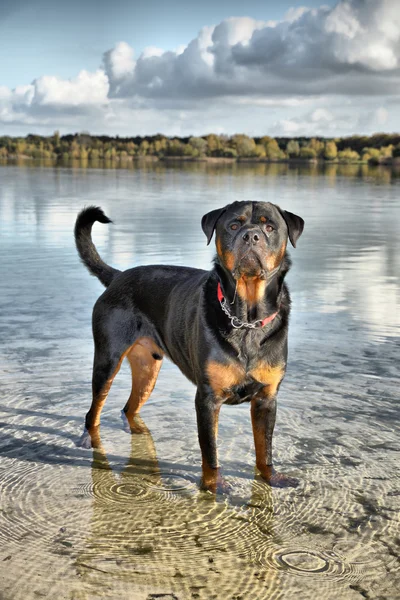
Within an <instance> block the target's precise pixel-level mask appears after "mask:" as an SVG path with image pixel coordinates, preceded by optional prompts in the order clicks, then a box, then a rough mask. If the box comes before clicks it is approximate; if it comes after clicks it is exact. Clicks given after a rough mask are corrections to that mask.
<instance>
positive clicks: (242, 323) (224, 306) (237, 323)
mask: <svg viewBox="0 0 400 600" xmlns="http://www.w3.org/2000/svg"><path fill="white" fill-rule="evenodd" d="M219 303H220V305H221V308H222V310H223V311H224V313H225V314H226V316H227V317H229V319H230V320H231V325H232V327H234V328H235V329H241V328H242V327H245V328H247V329H258V328H259V327H261V325H257V323H262V322H263V319H258V320H257V321H254V323H246V321H241V320H240V319H239V318H238V317H235V316H234V315H232V313H231V311H230V310H229V308H228V306H227V304H226V300H225V298H223V299H222V300H220V302H219Z"/></svg>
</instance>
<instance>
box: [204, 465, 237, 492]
mask: <svg viewBox="0 0 400 600" xmlns="http://www.w3.org/2000/svg"><path fill="white" fill-rule="evenodd" d="M200 489H201V490H203V491H206V492H211V494H224V495H227V496H228V495H229V494H231V493H232V489H233V488H232V486H231V484H230V483H228V481H226V479H224V477H222V475H221V473H220V471H219V469H210V470H209V471H207V473H206V474H205V473H203V476H202V478H201V482H200Z"/></svg>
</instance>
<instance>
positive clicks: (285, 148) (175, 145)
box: [0, 131, 400, 164]
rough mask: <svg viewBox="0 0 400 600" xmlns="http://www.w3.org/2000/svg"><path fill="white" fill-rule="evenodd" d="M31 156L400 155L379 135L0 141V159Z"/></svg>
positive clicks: (397, 141)
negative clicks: (333, 137)
mask: <svg viewBox="0 0 400 600" xmlns="http://www.w3.org/2000/svg"><path fill="white" fill-rule="evenodd" d="M18 157H22V158H24V157H25V158H36V159H43V158H44V159H54V160H61V161H69V160H81V161H88V160H90V161H100V160H106V161H124V160H125V161H128V160H132V159H135V158H143V157H155V158H159V159H168V158H178V159H179V158H180V159H189V160H190V159H191V160H196V159H197V160H207V159H208V158H220V159H238V160H260V161H273V162H279V161H288V160H324V161H331V162H347V163H349V162H359V161H363V162H369V163H374V164H379V163H381V162H388V161H390V159H392V158H395V157H400V134H385V133H378V134H375V135H372V136H351V137H343V138H335V139H327V138H322V137H313V138H309V137H296V138H287V137H277V138H273V137H270V136H263V137H254V138H252V137H250V136H247V135H245V134H236V135H232V136H227V135H216V134H214V133H211V134H209V135H205V136H202V137H195V136H192V137H166V136H164V135H161V134H158V135H153V136H135V137H119V136H116V137H111V136H105V135H99V136H95V135H90V134H89V133H76V134H70V135H62V136H61V135H60V134H59V132H58V131H55V132H54V134H53V135H52V136H40V135H33V134H29V135H27V136H26V137H10V136H2V137H0V158H3V159H7V158H18Z"/></svg>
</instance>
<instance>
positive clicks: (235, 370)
mask: <svg viewBox="0 0 400 600" xmlns="http://www.w3.org/2000/svg"><path fill="white" fill-rule="evenodd" d="M206 371H207V375H208V381H209V383H210V386H211V388H212V390H213V392H214V394H215V396H216V397H219V398H220V397H223V396H224V392H225V391H227V390H229V389H230V388H231V387H233V386H234V385H238V384H239V383H240V382H241V381H242V380H243V378H244V376H245V371H244V369H243V368H242V367H241V366H240V365H239V364H234V363H231V364H222V363H219V362H215V361H210V362H209V363H208V364H207V367H206Z"/></svg>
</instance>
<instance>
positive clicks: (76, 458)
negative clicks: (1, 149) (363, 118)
mask: <svg viewBox="0 0 400 600" xmlns="http://www.w3.org/2000/svg"><path fill="white" fill-rule="evenodd" d="M399 198H400V178H399V177H398V175H396V173H394V172H393V171H391V170H390V169H386V168H382V167H381V168H375V169H372V168H368V167H366V166H359V165H348V166H337V165H327V166H325V167H324V168H319V167H317V166H288V165H283V164H282V165H267V164H243V165H242V164H236V165H233V166H228V167H226V166H209V165H205V164H196V163H194V164H185V165H178V164H177V165H169V166H167V165H163V164H162V163H155V164H143V165H134V166H133V167H132V168H131V169H130V170H123V169H81V168H73V167H70V168H68V167H64V168H63V167H58V168H57V167H55V168H54V167H46V166H45V165H42V166H40V165H39V166H34V165H33V164H28V165H25V166H10V165H8V166H7V165H4V166H1V167H0V281H1V294H0V331H1V336H0V393H1V397H0V596H1V598H2V600H19V599H24V600H27V599H33V598H35V599H36V598H51V599H54V598H68V599H70V600H86V599H87V600H92V599H97V598H106V599H114V598H115V599H117V598H118V599H120V598H132V599H135V600H151V599H155V598H161V600H167V599H179V600H186V599H190V598H200V599H207V600H208V599H210V598H215V599H218V600H264V599H266V598H268V599H279V600H281V599H285V600H286V599H288V600H289V599H290V600H292V599H293V598H301V599H302V600H304V599H308V598H309V599H315V598H318V599H323V600H325V599H332V600H333V599H335V600H336V599H338V598H340V599H342V598H344V599H346V600H347V599H349V600H352V599H354V600H357V599H360V598H379V599H383V598H385V599H394V598H398V597H399V595H398V594H399V592H398V590H399V589H400V576H399V570H398V555H399V544H400V542H399V540H400V523H399V509H400V486H399V483H400V478H399V471H398V462H399V449H400V441H399V440H400V436H399V417H400V405H399V402H398V400H399V389H400V388H399V384H400V379H399V370H398V367H399V360H400V349H399V340H400V311H399V304H400V281H399V278H400V234H399V227H400V200H399ZM243 199H245V200H262V201H271V202H275V203H277V204H279V205H280V206H281V207H282V208H285V209H287V210H290V211H292V212H294V213H296V214H299V215H300V216H302V217H303V218H304V219H305V223H306V224H305V230H304V234H303V236H302V237H301V238H300V240H299V241H298V244H297V248H296V249H291V252H290V254H291V257H292V260H293V267H292V269H291V271H290V273H289V274H288V276H287V278H286V281H287V282H288V285H289V288H290V291H291V295H292V301H293V306H292V316H291V324H290V332H289V362H288V371H287V375H286V378H285V380H284V382H283V384H282V386H281V389H280V392H279V396H278V416H277V426H276V429H275V435H274V449H275V463H276V466H277V467H278V468H279V469H281V470H282V471H284V472H285V473H288V474H291V475H293V476H295V477H297V478H299V479H300V482H301V483H300V486H299V487H298V488H297V489H291V488H287V489H271V488H270V487H269V486H267V485H266V484H265V483H263V482H262V480H260V479H259V477H258V476H257V475H256V473H255V470H254V449H253V438H252V431H251V424H250V414H249V406H248V405H247V404H245V405H241V406H238V407H232V406H224V407H223V408H222V411H221V416H220V432H219V456H220V463H221V466H222V470H223V473H224V475H225V477H226V479H227V481H228V482H229V483H230V484H231V486H232V492H231V494H230V495H229V496H223V495H220V496H217V497H213V496H212V495H211V494H209V493H205V492H201V491H199V480H200V474H201V458H200V449H199V446H198V441H197V429H196V420H195V410H194V394H195V389H194V387H193V386H192V384H191V383H189V382H188V381H187V380H186V379H185V378H184V377H183V375H181V373H180V372H179V371H178V369H177V368H176V367H175V366H174V365H172V364H171V363H169V362H168V361H165V364H164V365H163V368H162V370H161V374H160V376H159V378H158V382H157V385H156V388H155V390H154V392H153V394H152V396H151V398H150V400H149V401H148V403H147V404H146V405H145V407H144V408H143V410H142V412H141V416H142V418H143V422H144V427H147V428H148V433H145V434H143V435H133V436H130V435H128V434H127V433H125V432H124V431H123V428H122V422H121V419H120V410H121V408H122V407H123V406H124V404H125V402H126V400H127V398H128V396H129V393H130V386H131V378H130V372H129V365H128V364H124V365H123V367H122V368H121V371H120V373H119V375H118V377H117V378H116V380H115V382H114V384H113V387H112V389H111V392H110V395H109V397H108V400H107V403H106V405H105V408H104V410H103V413H102V425H101V436H102V447H101V448H99V449H98V450H85V449H82V448H78V447H77V446H76V442H77V440H78V438H79V436H80V434H81V432H82V429H83V419H84V415H85V413H86V412H87V410H88V407H89V405H90V401H91V368H92V360H93V347H92V334H91V311H92V307H93V304H94V302H95V301H96V299H97V297H98V296H99V295H100V294H101V293H102V291H103V288H102V286H101V284H100V283H99V281H98V280H97V279H95V278H93V277H91V276H90V275H89V274H88V272H87V271H86V269H85V268H84V267H83V265H82V264H81V263H80V261H79V259H78V255H77V252H76V249H75V246H74V240H73V233H72V231H73V226H74V222H75V218H76V214H77V212H78V211H79V210H80V209H81V208H82V207H83V206H85V205H86V206H87V205H91V204H95V205H99V206H101V207H102V208H103V209H104V211H105V212H106V214H107V215H108V216H109V217H110V218H111V219H112V220H113V221H114V223H113V224H112V225H108V226H105V225H101V224H96V225H95V226H94V230H93V238H94V241H95V243H96V245H97V248H98V249H99V251H100V253H101V255H102V257H103V258H104V260H105V261H106V262H107V263H109V264H111V265H113V266H115V267H117V268H119V269H125V268H128V267H132V266H136V265H140V264H154V263H164V264H178V265H189V266H194V267H201V268H209V266H210V264H211V261H212V258H213V254H214V252H215V250H214V247H213V244H211V245H210V246H209V247H207V246H206V238H205V236H204V234H203V232H202V230H201V227H200V221H201V217H202V215H203V214H204V213H206V212H207V211H209V210H212V209H214V208H217V207H219V206H222V205H224V204H227V203H229V202H232V201H233V200H243Z"/></svg>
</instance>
